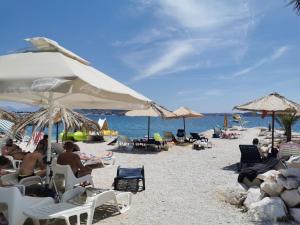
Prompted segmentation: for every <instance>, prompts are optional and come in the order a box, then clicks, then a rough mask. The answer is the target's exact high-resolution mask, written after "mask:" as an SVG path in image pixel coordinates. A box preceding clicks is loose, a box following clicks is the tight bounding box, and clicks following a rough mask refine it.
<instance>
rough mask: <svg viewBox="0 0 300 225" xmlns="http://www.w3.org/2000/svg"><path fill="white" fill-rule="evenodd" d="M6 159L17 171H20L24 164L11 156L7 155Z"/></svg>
mask: <svg viewBox="0 0 300 225" xmlns="http://www.w3.org/2000/svg"><path fill="white" fill-rule="evenodd" d="M5 157H6V158H8V159H9V160H10V161H11V164H12V166H13V168H14V169H15V170H18V169H19V168H20V166H21V164H22V160H17V159H14V157H12V156H10V155H5Z"/></svg>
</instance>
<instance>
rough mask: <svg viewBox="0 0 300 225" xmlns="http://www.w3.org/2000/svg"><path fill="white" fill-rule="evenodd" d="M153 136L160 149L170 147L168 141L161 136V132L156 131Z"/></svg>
mask: <svg viewBox="0 0 300 225" xmlns="http://www.w3.org/2000/svg"><path fill="white" fill-rule="evenodd" d="M153 137H154V141H155V144H156V145H157V147H158V148H159V149H160V148H165V147H168V145H167V142H166V141H165V140H164V139H163V138H162V137H161V136H160V134H159V133H154V134H153ZM166 150H167V149H166Z"/></svg>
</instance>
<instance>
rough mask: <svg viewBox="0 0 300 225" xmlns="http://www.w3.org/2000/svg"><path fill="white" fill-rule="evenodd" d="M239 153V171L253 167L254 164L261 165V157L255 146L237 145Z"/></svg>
mask: <svg viewBox="0 0 300 225" xmlns="http://www.w3.org/2000/svg"><path fill="white" fill-rule="evenodd" d="M239 148H240V151H241V161H240V166H239V169H243V168H245V167H250V166H253V165H254V164H255V163H261V162H262V159H261V155H260V153H259V151H258V149H257V147H256V146H255V145H239Z"/></svg>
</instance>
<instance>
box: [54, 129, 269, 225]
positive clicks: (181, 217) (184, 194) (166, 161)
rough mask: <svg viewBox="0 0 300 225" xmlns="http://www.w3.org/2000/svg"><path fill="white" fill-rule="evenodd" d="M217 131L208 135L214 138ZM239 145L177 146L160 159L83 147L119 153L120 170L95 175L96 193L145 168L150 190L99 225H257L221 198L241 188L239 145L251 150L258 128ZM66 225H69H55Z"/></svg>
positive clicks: (104, 214) (87, 148) (100, 218)
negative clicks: (123, 173)
mask: <svg viewBox="0 0 300 225" xmlns="http://www.w3.org/2000/svg"><path fill="white" fill-rule="evenodd" d="M211 133H212V131H207V132H206V134H207V135H208V137H211ZM239 133H240V137H239V139H234V140H226V139H212V138H210V141H212V142H213V147H212V148H211V149H206V150H200V151H197V150H192V147H191V145H190V146H185V147H180V146H174V147H172V148H170V149H169V151H162V152H158V153H153V152H144V151H134V152H132V151H126V150H119V149H116V147H115V146H108V145H106V143H101V144H84V143H79V145H80V147H81V151H84V152H88V153H92V154H96V155H97V154H101V151H103V150H112V151H114V156H116V158H117V160H116V165H114V166H111V167H105V168H101V169H95V170H93V173H92V175H93V179H94V182H95V186H96V187H100V188H112V183H113V179H114V177H115V175H116V171H117V166H118V165H121V166H124V167H138V166H141V165H144V166H145V176H146V190H145V191H142V192H138V193H136V194H134V195H133V203H132V206H131V209H130V210H129V211H127V212H126V213H124V214H122V215H120V214H118V213H114V212H108V211H106V209H104V210H97V211H96V213H95V215H94V224H99V225H100V224H102V225H105V224H107V225H108V224H109V225H125V224H126V225H134V224H135V225H168V224H170V225H171V224H172V225H177V224H178V225H202V224H203V225H204V224H205V225H216V224H234V225H239V224H243V225H250V224H268V223H253V222H251V218H250V216H249V215H248V214H247V213H242V212H241V211H240V210H239V209H238V208H236V207H234V206H232V205H230V204H228V203H225V202H224V199H223V198H222V193H224V192H226V190H227V189H228V188H230V187H232V186H233V185H235V184H236V181H237V176H238V174H237V173H236V172H235V168H236V167H235V166H236V163H237V162H239V159H240V152H239V148H238V145H239V144H250V143H251V142H252V139H253V138H254V137H257V135H258V129H257V128H250V129H248V130H247V131H240V132H239ZM56 224H64V223H56ZM269 224H270V225H271V224H274V223H269Z"/></svg>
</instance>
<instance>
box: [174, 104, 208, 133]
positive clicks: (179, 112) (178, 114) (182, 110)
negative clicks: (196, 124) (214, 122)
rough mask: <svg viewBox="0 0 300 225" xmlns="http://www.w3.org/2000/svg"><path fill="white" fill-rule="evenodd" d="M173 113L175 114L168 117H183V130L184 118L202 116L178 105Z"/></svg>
mask: <svg viewBox="0 0 300 225" xmlns="http://www.w3.org/2000/svg"><path fill="white" fill-rule="evenodd" d="M173 113H174V114H175V115H176V116H171V117H169V118H170V119H177V118H182V119H183V129H184V132H185V119H186V118H202V117H204V115H203V114H201V113H198V112H195V111H193V110H191V109H189V108H187V107H183V106H182V107H180V108H178V109H177V110H175V111H173Z"/></svg>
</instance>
